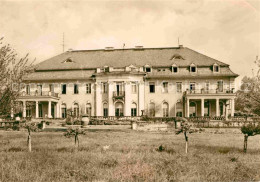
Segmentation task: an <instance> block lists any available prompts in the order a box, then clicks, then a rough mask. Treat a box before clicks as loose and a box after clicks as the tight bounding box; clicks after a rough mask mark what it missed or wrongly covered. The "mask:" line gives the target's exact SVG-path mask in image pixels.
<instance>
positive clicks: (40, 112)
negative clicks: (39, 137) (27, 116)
mask: <svg viewBox="0 0 260 182" xmlns="http://www.w3.org/2000/svg"><path fill="white" fill-rule="evenodd" d="M38 115H39V118H42V116H43V114H42V104H39V114H38Z"/></svg>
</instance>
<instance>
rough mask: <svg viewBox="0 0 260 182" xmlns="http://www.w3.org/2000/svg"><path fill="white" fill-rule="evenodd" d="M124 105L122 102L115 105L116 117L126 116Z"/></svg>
mask: <svg viewBox="0 0 260 182" xmlns="http://www.w3.org/2000/svg"><path fill="white" fill-rule="evenodd" d="M123 109H124V105H123V103H122V102H117V103H116V104H115V115H116V116H124V111H123Z"/></svg>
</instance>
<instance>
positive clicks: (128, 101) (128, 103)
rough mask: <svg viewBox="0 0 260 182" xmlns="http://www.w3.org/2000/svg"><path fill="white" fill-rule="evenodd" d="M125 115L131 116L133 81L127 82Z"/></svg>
mask: <svg viewBox="0 0 260 182" xmlns="http://www.w3.org/2000/svg"><path fill="white" fill-rule="evenodd" d="M124 115H125V116H131V83H130V82H126V83H125V105H124Z"/></svg>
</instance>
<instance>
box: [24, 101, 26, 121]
mask: <svg viewBox="0 0 260 182" xmlns="http://www.w3.org/2000/svg"><path fill="white" fill-rule="evenodd" d="M23 117H24V118H25V117H26V101H23Z"/></svg>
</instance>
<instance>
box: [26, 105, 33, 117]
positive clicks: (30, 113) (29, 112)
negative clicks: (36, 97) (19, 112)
mask: <svg viewBox="0 0 260 182" xmlns="http://www.w3.org/2000/svg"><path fill="white" fill-rule="evenodd" d="M31 116H32V109H31V108H30V107H29V108H26V117H31Z"/></svg>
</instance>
